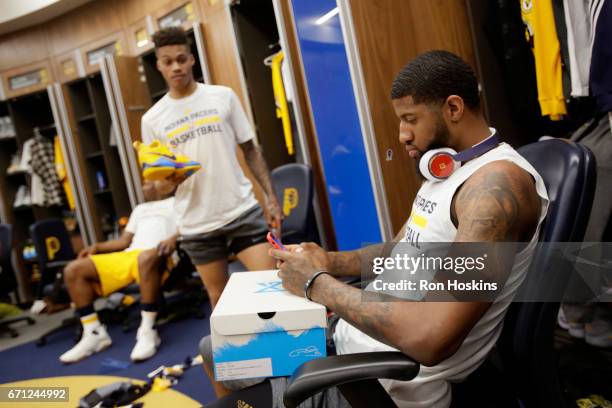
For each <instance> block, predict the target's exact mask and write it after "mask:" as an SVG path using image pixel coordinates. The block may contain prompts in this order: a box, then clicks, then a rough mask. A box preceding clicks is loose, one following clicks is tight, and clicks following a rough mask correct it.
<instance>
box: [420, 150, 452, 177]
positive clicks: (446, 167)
mask: <svg viewBox="0 0 612 408" xmlns="http://www.w3.org/2000/svg"><path fill="white" fill-rule="evenodd" d="M455 154H457V152H455V151H454V150H453V149H451V148H442V149H433V150H429V151H428V152H426V153H425V154H424V155H423V156H422V157H421V160H419V171H420V172H421V174H422V175H423V177H425V178H426V179H427V180H429V181H434V182H435V181H442V180H445V179H447V178H448V177H450V176H451V174H453V172H454V171H455V170H456V169H458V168H459V167H461V163H460V162H458V161H455V160H454V159H453V155H455Z"/></svg>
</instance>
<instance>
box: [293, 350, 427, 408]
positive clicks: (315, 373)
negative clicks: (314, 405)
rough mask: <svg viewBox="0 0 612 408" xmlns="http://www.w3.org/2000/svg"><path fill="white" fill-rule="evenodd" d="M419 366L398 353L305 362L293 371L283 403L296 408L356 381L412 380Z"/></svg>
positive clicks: (329, 358) (343, 356) (328, 358)
mask: <svg viewBox="0 0 612 408" xmlns="http://www.w3.org/2000/svg"><path fill="white" fill-rule="evenodd" d="M419 369H420V365H419V363H417V362H416V361H414V360H412V359H411V358H410V357H408V356H406V355H405V354H402V353H400V352H398V351H381V352H372V353H356V354H344V355H340V356H331V357H327V358H320V359H315V360H310V361H307V362H306V363H304V364H302V365H301V366H299V367H298V368H297V370H295V372H294V373H293V375H292V376H291V378H290V379H289V384H288V385H287V390H286V391H285V395H284V397H283V400H284V402H285V406H287V407H295V406H297V405H299V404H300V403H301V402H302V401H304V400H305V399H306V398H308V397H310V396H312V395H315V394H317V393H319V392H322V391H324V390H326V389H327V388H330V387H335V386H338V385H341V384H346V383H350V382H355V381H361V380H368V379H379V378H386V379H392V380H399V381H408V380H412V379H413V378H414V377H416V375H417V374H418V373H419Z"/></svg>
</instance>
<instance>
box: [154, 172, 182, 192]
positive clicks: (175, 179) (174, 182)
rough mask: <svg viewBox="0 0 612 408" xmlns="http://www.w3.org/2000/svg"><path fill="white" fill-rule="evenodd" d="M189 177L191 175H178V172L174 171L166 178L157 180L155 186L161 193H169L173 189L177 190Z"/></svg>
mask: <svg viewBox="0 0 612 408" xmlns="http://www.w3.org/2000/svg"><path fill="white" fill-rule="evenodd" d="M188 178H189V176H187V175H186V174H183V175H182V176H178V175H177V174H176V173H172V175H171V176H169V177H166V178H165V179H164V180H161V181H160V180H158V181H156V182H155V188H156V189H157V191H158V192H159V193H160V194H169V193H171V192H172V191H174V190H176V188H177V187H178V186H179V185H180V184H181V183H182V182H183V181H185V180H187V179H188Z"/></svg>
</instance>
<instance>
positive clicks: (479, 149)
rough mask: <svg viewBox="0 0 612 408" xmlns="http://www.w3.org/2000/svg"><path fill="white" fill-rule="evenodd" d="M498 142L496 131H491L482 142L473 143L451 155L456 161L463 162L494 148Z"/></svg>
mask: <svg viewBox="0 0 612 408" xmlns="http://www.w3.org/2000/svg"><path fill="white" fill-rule="evenodd" d="M498 144H499V138H498V137H497V132H495V133H493V134H492V135H491V136H489V137H487V138H486V139H485V140H483V141H482V142H480V143H478V144H475V145H474V146H472V147H470V148H469V149H466V150H463V151H461V152H459V153H457V154H455V155H453V159H454V160H455V161H458V162H465V161H468V160H471V159H473V158H474V157H478V156H480V155H483V154H485V153H486V152H488V151H489V150H491V149H494V148H495V147H497V145H498Z"/></svg>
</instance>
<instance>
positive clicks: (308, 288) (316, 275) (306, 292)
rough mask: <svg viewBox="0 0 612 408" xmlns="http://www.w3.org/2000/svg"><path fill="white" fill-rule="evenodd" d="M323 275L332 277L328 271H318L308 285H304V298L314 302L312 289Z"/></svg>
mask: <svg viewBox="0 0 612 408" xmlns="http://www.w3.org/2000/svg"><path fill="white" fill-rule="evenodd" d="M321 275H330V273H329V272H327V271H318V272H316V273H315V274H314V275H312V276H311V277H310V279H308V280H307V281H306V283H305V284H304V297H305V298H306V299H308V300H311V301H312V299H311V298H310V294H309V291H310V288H311V286H312V285H313V284H314V281H315V279H317V278H318V277H319V276H321Z"/></svg>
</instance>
